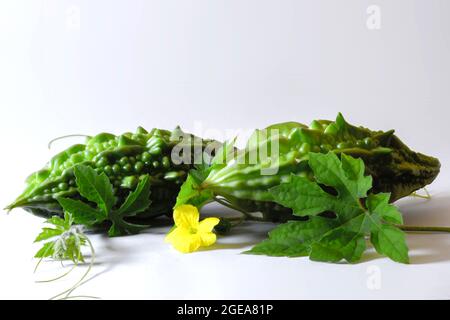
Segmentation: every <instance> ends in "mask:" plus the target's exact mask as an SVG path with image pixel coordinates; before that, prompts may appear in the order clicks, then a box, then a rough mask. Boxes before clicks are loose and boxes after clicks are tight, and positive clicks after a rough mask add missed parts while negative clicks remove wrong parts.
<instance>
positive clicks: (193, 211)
mask: <svg viewBox="0 0 450 320" xmlns="http://www.w3.org/2000/svg"><path fill="white" fill-rule="evenodd" d="M199 219H200V214H199V213H198V209H197V208H196V207H194V206H192V205H190V204H184V205H181V206H179V207H177V208H175V210H174V211H173V220H174V221H175V225H176V226H177V227H181V228H185V229H191V228H197V226H198V220H199Z"/></svg>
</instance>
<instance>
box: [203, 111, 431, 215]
mask: <svg viewBox="0 0 450 320" xmlns="http://www.w3.org/2000/svg"><path fill="white" fill-rule="evenodd" d="M272 129H275V130H276V132H277V134H276V135H271V132H273V130H272ZM264 132H265V133H264V135H262V137H263V138H262V139H261V138H259V140H258V139H252V138H251V139H250V140H249V143H248V144H247V147H246V148H245V150H241V151H240V152H238V154H237V156H236V158H235V159H234V160H232V161H228V162H227V163H224V164H223V165H216V166H215V167H213V168H212V170H211V172H210V173H209V175H208V176H207V177H206V179H205V180H204V181H203V183H202V184H201V185H200V188H201V189H205V190H211V191H212V192H213V193H214V195H215V196H219V197H223V198H225V200H227V201H228V202H229V203H230V204H232V205H233V206H235V207H237V208H240V209H243V210H245V211H248V212H252V211H261V212H263V214H265V217H266V218H267V219H268V220H274V221H276V220H285V219H287V218H290V217H291V216H290V213H289V210H287V209H286V208H283V207H281V206H280V205H277V204H275V203H274V202H272V196H271V193H270V192H269V191H268V190H269V189H270V188H271V187H274V186H276V185H279V184H280V183H282V182H285V181H287V180H288V179H289V178H290V176H291V175H292V174H295V175H299V176H305V177H309V178H311V179H312V173H311V170H310V169H309V166H308V154H309V152H310V151H312V152H321V153H328V152H334V153H336V154H338V155H339V154H342V153H344V154H347V155H350V156H352V157H355V158H361V159H362V160H363V161H364V164H365V167H366V174H370V175H371V176H372V178H373V182H374V183H373V191H374V192H390V193H391V199H390V200H391V202H393V201H395V200H397V199H400V198H402V197H405V196H408V195H410V194H411V193H413V192H414V191H416V190H418V189H420V188H423V187H425V186H426V185H428V184H430V183H431V182H432V181H433V180H434V179H435V178H436V176H437V175H438V173H439V170H440V163H439V160H438V159H436V158H434V157H430V156H426V155H424V154H421V153H418V152H414V151H412V150H411V149H410V148H408V147H407V146H406V145H405V144H404V143H403V142H402V141H401V140H400V139H399V138H398V137H397V136H396V135H395V134H394V131H393V130H390V131H386V132H383V131H372V130H369V129H367V128H364V127H356V126H353V125H351V124H349V123H347V122H346V121H345V119H344V117H343V116H342V115H341V114H339V115H338V116H337V118H336V120H335V121H329V120H315V121H313V122H312V123H311V125H310V126H306V125H304V124H301V123H296V122H288V123H281V124H275V125H272V126H270V127H268V128H266V130H264ZM254 136H255V137H258V130H257V131H256V132H255V134H254ZM259 137H261V135H259ZM274 139H276V141H277V143H278V144H279V152H278V153H277V155H278V157H277V158H276V161H274V159H273V158H271V155H270V150H271V147H270V144H271V143H274ZM255 141H256V142H255ZM258 148H259V149H267V150H268V151H269V152H268V154H267V158H266V159H262V160H260V161H258V162H257V163H253V164H251V163H250V164H245V163H240V162H239V161H236V159H238V158H239V157H241V158H243V159H249V158H250V157H251V156H250V154H251V152H252V151H253V152H254V151H255V149H258ZM254 153H255V152H254ZM256 154H258V152H256ZM271 166H273V169H274V170H273V172H276V173H275V174H270V169H271ZM262 170H265V171H266V172H268V173H269V174H263V173H262V172H263V171H262Z"/></svg>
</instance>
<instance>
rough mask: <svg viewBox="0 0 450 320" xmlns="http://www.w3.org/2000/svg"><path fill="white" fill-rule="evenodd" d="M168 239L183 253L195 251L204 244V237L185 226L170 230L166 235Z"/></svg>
mask: <svg viewBox="0 0 450 320" xmlns="http://www.w3.org/2000/svg"><path fill="white" fill-rule="evenodd" d="M166 241H167V242H170V243H171V244H172V246H173V247H174V248H175V249H177V250H178V251H180V252H182V253H189V252H193V251H195V250H197V249H198V248H199V247H200V246H201V244H202V239H201V237H200V236H199V235H198V234H192V233H190V232H189V231H188V230H186V229H183V228H176V229H175V230H173V231H172V232H170V233H169V234H168V235H167V237H166Z"/></svg>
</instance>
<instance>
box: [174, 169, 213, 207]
mask: <svg viewBox="0 0 450 320" xmlns="http://www.w3.org/2000/svg"><path fill="white" fill-rule="evenodd" d="M203 176H204V175H202V174H201V173H199V172H198V170H191V172H190V173H189V175H188V177H187V179H186V181H185V182H184V183H183V184H182V186H181V189H180V192H179V193H178V196H177V201H176V204H175V207H178V206H181V205H183V204H191V205H193V206H196V207H197V208H200V207H202V206H203V205H205V204H206V203H207V202H209V201H211V200H212V199H213V196H214V194H213V193H212V191H211V190H202V189H201V188H200V184H201V183H202V182H203V181H202V180H200V177H203Z"/></svg>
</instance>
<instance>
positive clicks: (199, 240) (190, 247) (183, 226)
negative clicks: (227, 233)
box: [166, 205, 220, 253]
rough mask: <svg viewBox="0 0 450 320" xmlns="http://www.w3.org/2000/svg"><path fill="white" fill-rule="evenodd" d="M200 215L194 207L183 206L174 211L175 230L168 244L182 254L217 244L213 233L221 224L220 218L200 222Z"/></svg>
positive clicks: (169, 235) (168, 236) (169, 234)
mask: <svg viewBox="0 0 450 320" xmlns="http://www.w3.org/2000/svg"><path fill="white" fill-rule="evenodd" d="M199 219H200V214H199V212H198V210H197V208H196V207H194V206H192V205H181V206H179V207H177V208H175V210H174V211H173V220H174V221H175V228H173V229H172V230H171V231H170V232H169V233H168V234H167V236H166V242H169V243H171V244H172V245H173V246H174V248H175V249H177V250H178V251H180V252H183V253H188V252H193V251H195V250H197V249H198V248H200V247H207V246H210V245H212V244H214V243H215V242H216V235H215V234H214V233H213V232H212V230H213V229H214V227H215V226H216V225H217V224H218V223H219V221H220V220H219V219H218V218H206V219H204V220H202V221H200V222H199Z"/></svg>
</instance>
